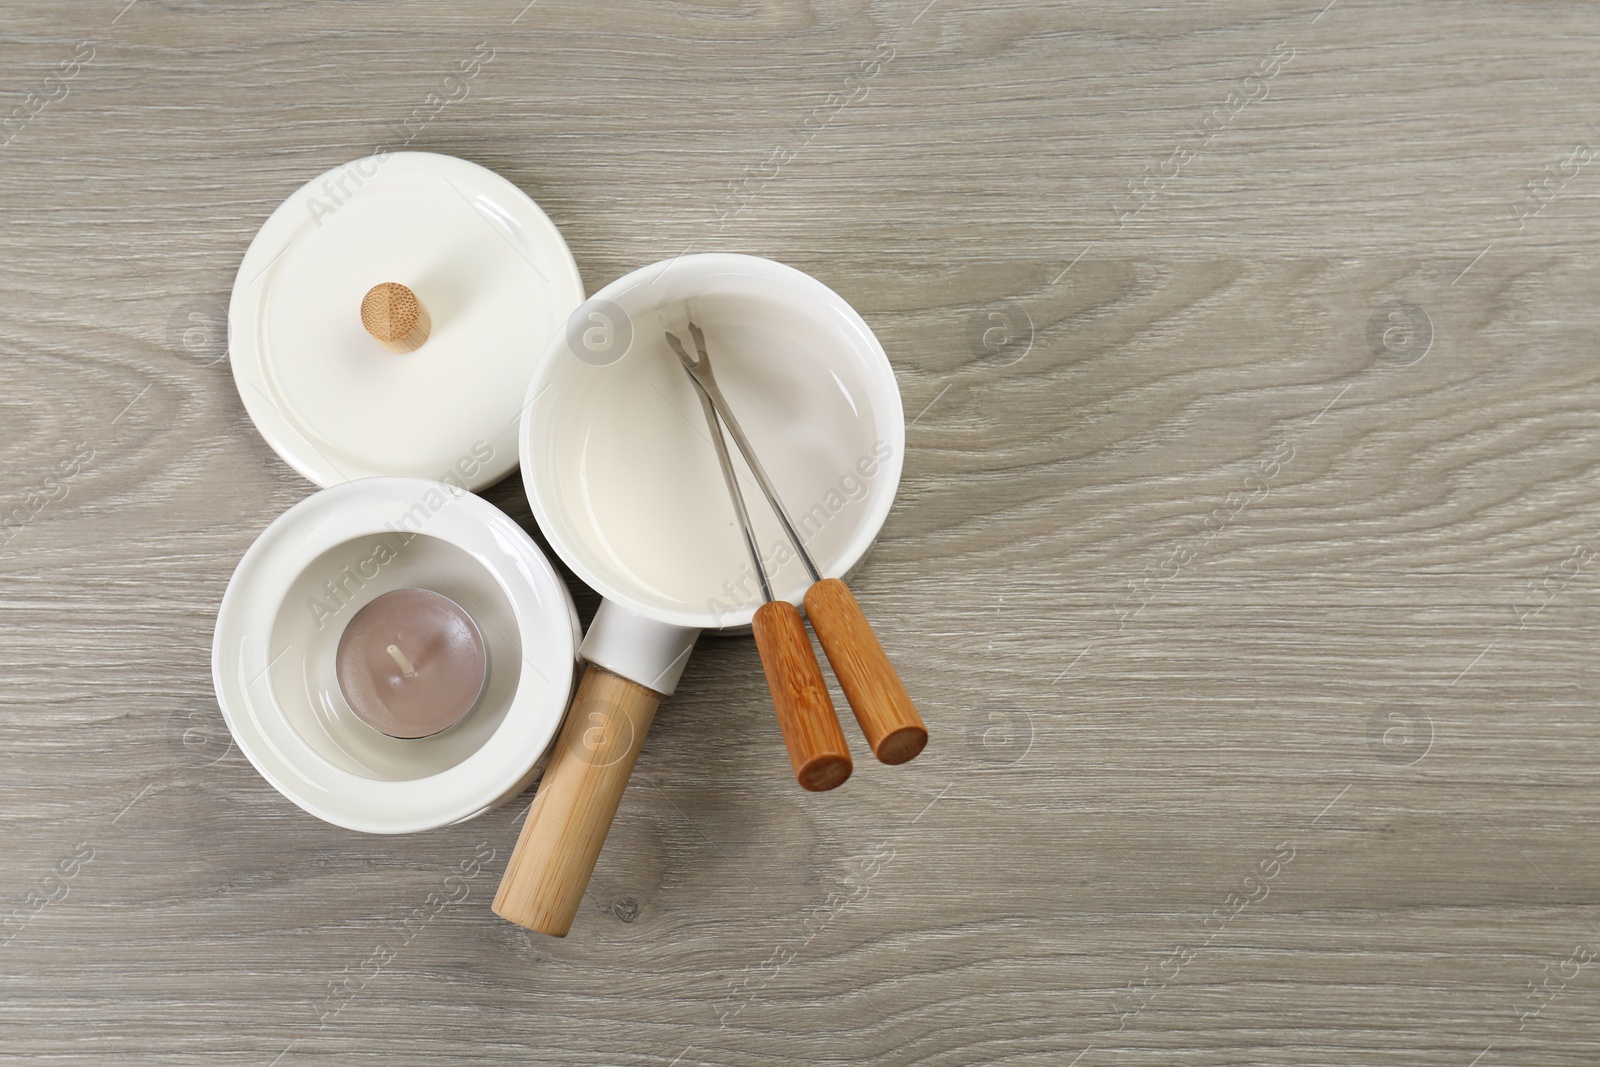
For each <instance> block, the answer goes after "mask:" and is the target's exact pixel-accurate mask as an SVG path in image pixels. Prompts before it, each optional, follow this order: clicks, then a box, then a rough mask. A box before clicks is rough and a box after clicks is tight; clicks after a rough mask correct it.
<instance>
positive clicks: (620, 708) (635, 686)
mask: <svg viewBox="0 0 1600 1067" xmlns="http://www.w3.org/2000/svg"><path fill="white" fill-rule="evenodd" d="M660 703H661V694H660V693H657V692H655V691H654V690H652V689H646V688H645V687H644V686H642V685H640V684H639V683H638V682H634V681H630V680H628V679H627V678H624V677H622V676H621V675H620V674H613V673H612V672H610V671H608V670H606V669H605V668H604V667H599V666H596V665H595V664H592V663H591V664H589V665H588V667H586V668H585V669H584V672H583V681H582V682H580V683H579V684H578V693H577V695H576V696H575V697H573V699H572V707H571V708H569V709H568V711H567V721H566V723H565V725H563V726H562V727H561V736H560V737H559V738H558V739H557V740H556V744H555V747H554V748H553V749H551V751H550V762H549V764H548V765H547V766H546V768H545V772H544V778H543V779H542V780H541V781H540V782H539V791H538V793H537V794H535V795H534V799H533V807H532V808H531V809H530V810H529V812H528V819H527V821H526V822H525V823H523V824H522V834H521V836H520V837H518V838H517V847H516V848H515V849H514V850H513V851H512V853H511V859H510V861H509V862H507V864H506V873H505V875H504V876H503V877H502V878H501V879H500V891H499V892H498V893H496V894H495V898H494V912H495V914H496V915H498V916H500V917H501V918H502V919H508V920H510V921H511V922H514V923H516V924H517V925H518V926H526V927H527V928H528V929H530V930H536V931H538V932H539V933H542V934H550V935H552V936H554V937H565V936H566V935H567V931H568V930H569V929H571V927H572V919H573V916H575V915H576V914H577V913H578V905H579V904H580V903H581V902H582V901H583V893H584V890H585V889H587V888H588V886H589V876H590V875H591V874H593V873H594V865H595V861H596V860H597V859H599V857H600V848H601V846H603V845H604V844H605V843H606V834H607V833H608V832H610V830H611V820H612V819H614V818H615V817H616V814H617V805H618V804H620V803H621V802H622V792H623V790H624V789H626V788H627V786H628V777H629V775H631V774H632V773H633V764H634V761H635V760H636V759H637V758H638V756H639V749H640V747H641V746H642V745H643V744H644V736H645V734H646V733H648V732H649V731H650V722H651V720H653V719H654V718H655V714H656V707H657V705H659V704H660Z"/></svg>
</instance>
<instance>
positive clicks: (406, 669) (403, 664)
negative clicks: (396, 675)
mask: <svg viewBox="0 0 1600 1067" xmlns="http://www.w3.org/2000/svg"><path fill="white" fill-rule="evenodd" d="M389 655H390V656H391V657H393V659H394V661H395V662H396V663H397V664H399V665H400V672H401V673H402V674H404V675H405V676H406V677H407V678H410V677H411V676H412V675H414V674H416V673H417V668H416V667H415V666H413V665H412V663H411V661H410V660H409V659H407V658H406V654H405V653H404V652H401V651H400V646H399V645H390V646H389Z"/></svg>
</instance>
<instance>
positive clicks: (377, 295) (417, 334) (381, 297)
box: [361, 282, 433, 352]
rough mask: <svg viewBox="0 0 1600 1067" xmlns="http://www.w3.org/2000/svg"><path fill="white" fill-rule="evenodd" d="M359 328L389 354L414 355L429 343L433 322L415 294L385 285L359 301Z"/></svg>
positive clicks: (406, 289) (392, 284)
mask: <svg viewBox="0 0 1600 1067" xmlns="http://www.w3.org/2000/svg"><path fill="white" fill-rule="evenodd" d="M361 325H363V326H365V327H366V328H367V332H368V333H370V334H371V335H372V336H374V337H376V338H377V339H378V340H379V341H380V342H382V343H383V346H384V347H385V348H387V349H388V350H389V351H391V352H414V351H416V350H417V349H419V348H421V347H422V342H424V341H426V340H427V339H428V331H429V330H431V329H432V328H433V320H432V319H431V318H429V317H428V309H427V308H425V307H423V306H422V302H421V301H420V300H418V299H417V294H416V293H413V292H412V291H411V290H410V289H408V288H407V287H405V286H404V285H401V284H400V283H399V282H384V283H382V284H381V285H374V286H373V287H372V288H371V289H368V290H367V295H366V296H364V297H362V298H361Z"/></svg>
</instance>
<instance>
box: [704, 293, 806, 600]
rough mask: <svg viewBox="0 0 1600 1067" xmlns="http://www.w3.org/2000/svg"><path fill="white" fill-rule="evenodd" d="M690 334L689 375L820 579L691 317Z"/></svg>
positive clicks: (792, 541)
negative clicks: (695, 353) (694, 355)
mask: <svg viewBox="0 0 1600 1067" xmlns="http://www.w3.org/2000/svg"><path fill="white" fill-rule="evenodd" d="M689 333H690V335H691V336H692V337H693V338H694V342H695V347H696V348H697V349H698V350H699V353H700V359H699V360H698V361H697V362H696V363H695V364H694V366H692V367H691V366H689V364H688V363H685V364H684V366H685V367H687V368H688V370H689V376H690V377H691V378H693V379H694V380H695V383H696V384H697V385H699V386H700V388H701V389H702V390H703V391H704V392H705V394H706V398H707V399H708V400H709V401H710V402H711V405H712V407H714V408H715V409H716V413H717V415H718V416H720V417H721V419H722V426H723V428H724V429H726V430H727V431H728V436H729V437H731V438H733V443H734V444H735V445H737V446H738V447H739V453H740V454H741V455H743V456H744V461H745V464H746V465H747V466H749V468H750V473H751V474H754V475H755V476H756V483H757V484H758V485H760V486H761V492H762V494H763V495H765V496H766V498H767V504H768V505H769V506H770V507H771V508H772V511H773V513H774V514H775V515H777V517H778V523H779V525H781V526H782V527H783V532H784V534H785V535H786V536H787V537H788V538H789V542H790V543H791V544H792V545H794V548H795V551H796V552H797V553H798V554H799V556H800V562H801V564H802V565H803V566H804V567H805V569H806V573H807V574H809V575H810V576H811V580H812V581H813V582H820V581H822V572H821V570H819V569H818V567H817V564H816V561H815V560H813V559H812V558H811V553H810V552H807V551H806V546H805V543H804V542H803V541H802V540H801V539H800V531H799V530H798V529H796V528H795V524H794V519H793V518H792V517H791V516H790V515H789V512H788V509H786V508H785V507H784V506H783V501H782V500H781V499H779V497H778V489H777V487H776V486H775V485H773V484H772V479H771V478H769V477H767V472H766V469H765V468H764V467H762V466H761V460H760V459H758V458H756V450H755V449H754V448H753V447H752V446H751V444H750V439H749V438H748V437H746V436H745V435H744V428H743V427H741V426H740V425H739V420H738V419H737V418H735V417H734V414H733V410H732V408H730V407H729V406H728V399H727V397H725V396H723V395H722V388H721V387H720V386H719V385H718V384H717V375H716V372H715V371H714V370H713V369H712V366H711V356H710V355H709V354H708V353H707V352H706V337H705V334H703V333H701V332H700V327H699V326H698V325H696V324H695V323H694V322H693V321H692V320H691V321H690V323H689Z"/></svg>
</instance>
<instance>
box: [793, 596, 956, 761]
mask: <svg viewBox="0 0 1600 1067" xmlns="http://www.w3.org/2000/svg"><path fill="white" fill-rule="evenodd" d="M806 616H807V617H808V618H809V619H810V620H811V628H812V629H813V630H815V631H816V632H817V640H819V641H821V642H822V650H823V651H824V652H826V653H827V654H828V662H829V663H830V664H832V665H833V673H834V675H835V676H836V677H837V678H838V679H839V687H840V688H841V689H843V690H844V695H845V697H846V698H847V699H848V700H849V701H850V709H851V710H852V711H854V712H855V713H856V721H857V722H858V723H860V724H861V732H862V733H863V734H866V736H867V743H868V744H869V745H871V746H872V754H873V755H875V756H877V757H878V759H879V760H881V761H882V762H884V763H905V762H906V761H907V760H909V759H912V758H914V757H915V756H916V755H917V753H919V752H921V751H922V747H923V746H924V745H926V744H927V743H928V728H927V727H926V726H924V725H923V722H922V716H920V715H918V714H917V708H916V705H915V704H913V703H911V695H910V694H909V693H907V692H906V687H905V683H904V682H902V681H901V680H900V676H899V675H898V674H896V673H895V670H894V665H893V664H891V663H890V662H889V655H888V653H886V652H884V650H883V645H882V644H881V643H879V641H878V636H877V634H875V633H873V632H872V626H871V624H870V623H868V622H867V617H866V616H865V615H864V614H862V611H861V605H860V604H858V603H856V598H855V597H854V596H853V595H852V594H851V592H850V587H849V586H847V585H845V584H844V583H843V582H841V581H840V580H839V579H837V578H824V579H822V580H821V581H820V582H817V583H815V584H813V585H812V586H811V588H810V589H807V590H806Z"/></svg>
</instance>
